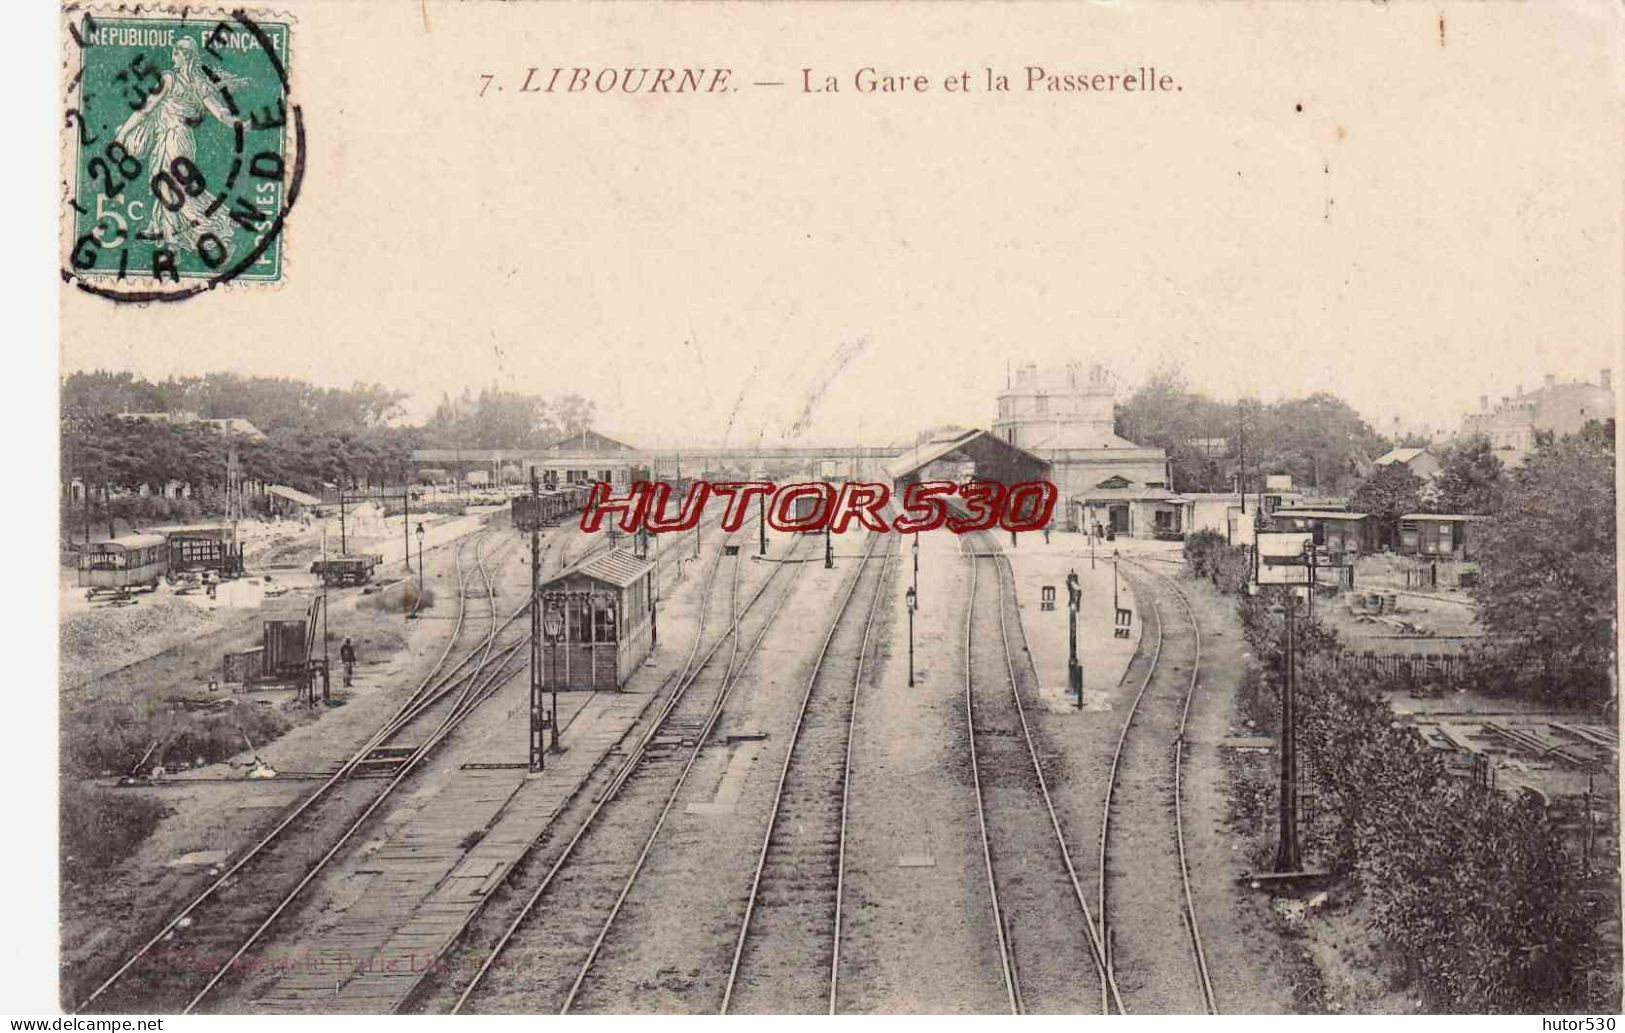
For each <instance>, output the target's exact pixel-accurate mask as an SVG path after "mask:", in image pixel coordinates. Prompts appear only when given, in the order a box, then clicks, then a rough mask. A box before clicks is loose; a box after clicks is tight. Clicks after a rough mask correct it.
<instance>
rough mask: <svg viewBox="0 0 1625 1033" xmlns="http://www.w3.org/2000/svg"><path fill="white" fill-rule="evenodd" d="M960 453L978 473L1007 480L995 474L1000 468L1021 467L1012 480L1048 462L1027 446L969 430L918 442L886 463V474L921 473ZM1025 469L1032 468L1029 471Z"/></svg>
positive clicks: (898, 476)
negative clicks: (938, 461)
mask: <svg viewBox="0 0 1625 1033" xmlns="http://www.w3.org/2000/svg"><path fill="white" fill-rule="evenodd" d="M956 453H957V454H959V455H962V456H964V457H965V458H966V459H969V460H971V461H972V462H973V463H975V464H976V475H977V476H978V477H986V478H988V479H989V480H1006V479H1007V478H1005V477H999V476H997V475H996V473H997V472H1000V471H1018V472H1017V474H1016V476H1015V477H1012V478H1008V479H1010V480H1030V479H1033V478H1036V477H1037V476H1038V475H1040V474H1042V473H1043V471H1044V470H1045V469H1046V468H1047V467H1048V466H1049V464H1048V463H1046V462H1045V461H1044V460H1042V459H1040V458H1039V457H1038V456H1035V455H1033V454H1032V453H1031V452H1028V451H1026V450H1025V449H1020V448H1017V447H1016V446H1014V445H1012V444H1010V443H1009V442H1007V441H1001V440H999V439H998V438H997V437H995V436H994V435H992V434H990V433H988V432H987V431H985V430H970V431H966V432H965V433H963V434H959V435H956V436H955V437H951V438H940V439H938V440H936V441H927V442H925V443H924V444H920V445H916V446H914V447H913V448H911V449H909V450H908V451H907V452H904V453H903V454H902V455H900V456H898V457H897V458H896V459H893V460H892V461H891V462H890V463H888V464H886V476H887V477H889V478H891V480H892V481H893V482H896V481H901V480H904V479H905V478H908V477H912V476H914V475H915V474H918V473H919V472H920V471H921V470H923V469H925V468H926V467H927V466H930V465H931V464H932V463H934V462H936V461H937V460H939V459H945V458H947V457H948V456H951V455H954V454H956ZM1025 471H1031V475H1030V476H1029V475H1027V473H1026V472H1025Z"/></svg>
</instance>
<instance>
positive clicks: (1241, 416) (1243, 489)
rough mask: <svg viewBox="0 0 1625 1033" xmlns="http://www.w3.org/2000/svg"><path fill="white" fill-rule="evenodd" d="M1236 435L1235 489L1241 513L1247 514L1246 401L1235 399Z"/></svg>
mask: <svg viewBox="0 0 1625 1033" xmlns="http://www.w3.org/2000/svg"><path fill="white" fill-rule="evenodd" d="M1236 436H1237V437H1238V438H1240V444H1239V446H1238V447H1239V453H1238V461H1237V466H1236V490H1237V491H1238V492H1240V493H1241V513H1242V515H1243V516H1246V515H1247V409H1246V403H1245V402H1244V401H1242V400H1240V399H1237V400H1236Z"/></svg>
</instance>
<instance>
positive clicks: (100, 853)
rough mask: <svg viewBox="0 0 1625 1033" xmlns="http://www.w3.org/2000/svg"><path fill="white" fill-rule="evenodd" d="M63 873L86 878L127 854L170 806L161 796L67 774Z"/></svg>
mask: <svg viewBox="0 0 1625 1033" xmlns="http://www.w3.org/2000/svg"><path fill="white" fill-rule="evenodd" d="M58 813H59V818H60V822H61V839H60V843H59V846H58V849H59V850H60V851H61V855H60V856H61V859H62V877H63V878H64V879H66V880H68V881H70V882H72V881H75V880H80V879H85V878H89V877H92V876H94V875H96V874H97V873H99V872H101V871H104V870H105V869H107V868H109V867H111V866H112V865H115V864H117V863H118V862H120V861H122V860H124V859H125V858H126V857H128V856H130V854H132V853H134V852H135V849H136V848H137V847H139V846H140V845H141V843H142V842H143V841H144V840H145V839H146V838H147V837H148V836H150V835H151V834H152V830H153V829H155V828H157V827H158V822H159V820H160V819H162V818H163V816H164V815H165V814H166V813H167V809H166V808H165V807H164V805H163V804H161V803H159V802H158V801H157V800H153V799H150V798H148V797H146V796H143V795H141V794H139V793H134V792H128V791H123V790H117V789H96V788H94V787H87V786H83V785H81V784H80V783H79V782H77V781H75V780H72V779H63V780H62V797H61V800H60V802H59V812H58Z"/></svg>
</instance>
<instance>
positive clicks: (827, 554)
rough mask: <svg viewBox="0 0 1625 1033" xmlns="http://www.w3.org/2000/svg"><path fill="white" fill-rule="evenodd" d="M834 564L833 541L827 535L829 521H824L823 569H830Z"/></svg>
mask: <svg viewBox="0 0 1625 1033" xmlns="http://www.w3.org/2000/svg"><path fill="white" fill-rule="evenodd" d="M834 566H835V542H834V539H832V538H830V536H829V522H828V521H825V523H824V569H825V570H831V569H833V568H834Z"/></svg>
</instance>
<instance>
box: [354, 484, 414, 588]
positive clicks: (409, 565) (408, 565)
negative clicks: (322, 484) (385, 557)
mask: <svg viewBox="0 0 1625 1033" xmlns="http://www.w3.org/2000/svg"><path fill="white" fill-rule="evenodd" d="M339 555H340V556H348V555H350V543H349V539H348V538H347V537H346V536H345V533H344V480H343V478H340V479H339ZM407 567H408V569H410V567H411V564H410V563H408V564H407Z"/></svg>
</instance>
